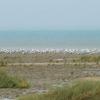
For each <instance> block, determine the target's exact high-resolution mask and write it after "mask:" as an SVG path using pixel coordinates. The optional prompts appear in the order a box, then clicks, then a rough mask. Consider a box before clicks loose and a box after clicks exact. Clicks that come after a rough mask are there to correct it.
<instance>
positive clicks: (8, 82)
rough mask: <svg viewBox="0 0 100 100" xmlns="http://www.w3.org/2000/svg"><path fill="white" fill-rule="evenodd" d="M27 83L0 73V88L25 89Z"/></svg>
mask: <svg viewBox="0 0 100 100" xmlns="http://www.w3.org/2000/svg"><path fill="white" fill-rule="evenodd" d="M28 86H29V84H28V82H27V81H25V80H22V79H19V78H18V77H12V76H9V75H7V74H6V73H5V72H4V71H0V88H27V87H28Z"/></svg>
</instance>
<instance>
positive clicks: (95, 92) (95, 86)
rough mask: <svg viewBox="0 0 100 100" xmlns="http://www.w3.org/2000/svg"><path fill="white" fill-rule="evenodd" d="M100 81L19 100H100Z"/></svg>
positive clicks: (80, 82) (78, 83) (79, 83)
mask: <svg viewBox="0 0 100 100" xmlns="http://www.w3.org/2000/svg"><path fill="white" fill-rule="evenodd" d="M99 98H100V81H78V82H76V83H75V84H73V85H72V86H66V87H64V88H60V89H57V90H55V91H51V92H48V93H47V94H34V95H28V96H24V97H21V98H19V99H18V100H100V99H99Z"/></svg>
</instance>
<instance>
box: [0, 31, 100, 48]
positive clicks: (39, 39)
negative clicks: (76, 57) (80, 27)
mask: <svg viewBox="0 0 100 100" xmlns="http://www.w3.org/2000/svg"><path fill="white" fill-rule="evenodd" d="M0 47H1V48H100V31H0Z"/></svg>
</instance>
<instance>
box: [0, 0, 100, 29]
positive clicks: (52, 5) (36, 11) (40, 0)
mask: <svg viewBox="0 0 100 100" xmlns="http://www.w3.org/2000/svg"><path fill="white" fill-rule="evenodd" d="M23 29H26V30H30V29H31V30H41V29H65V30H66V29H100V0H0V30H23Z"/></svg>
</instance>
